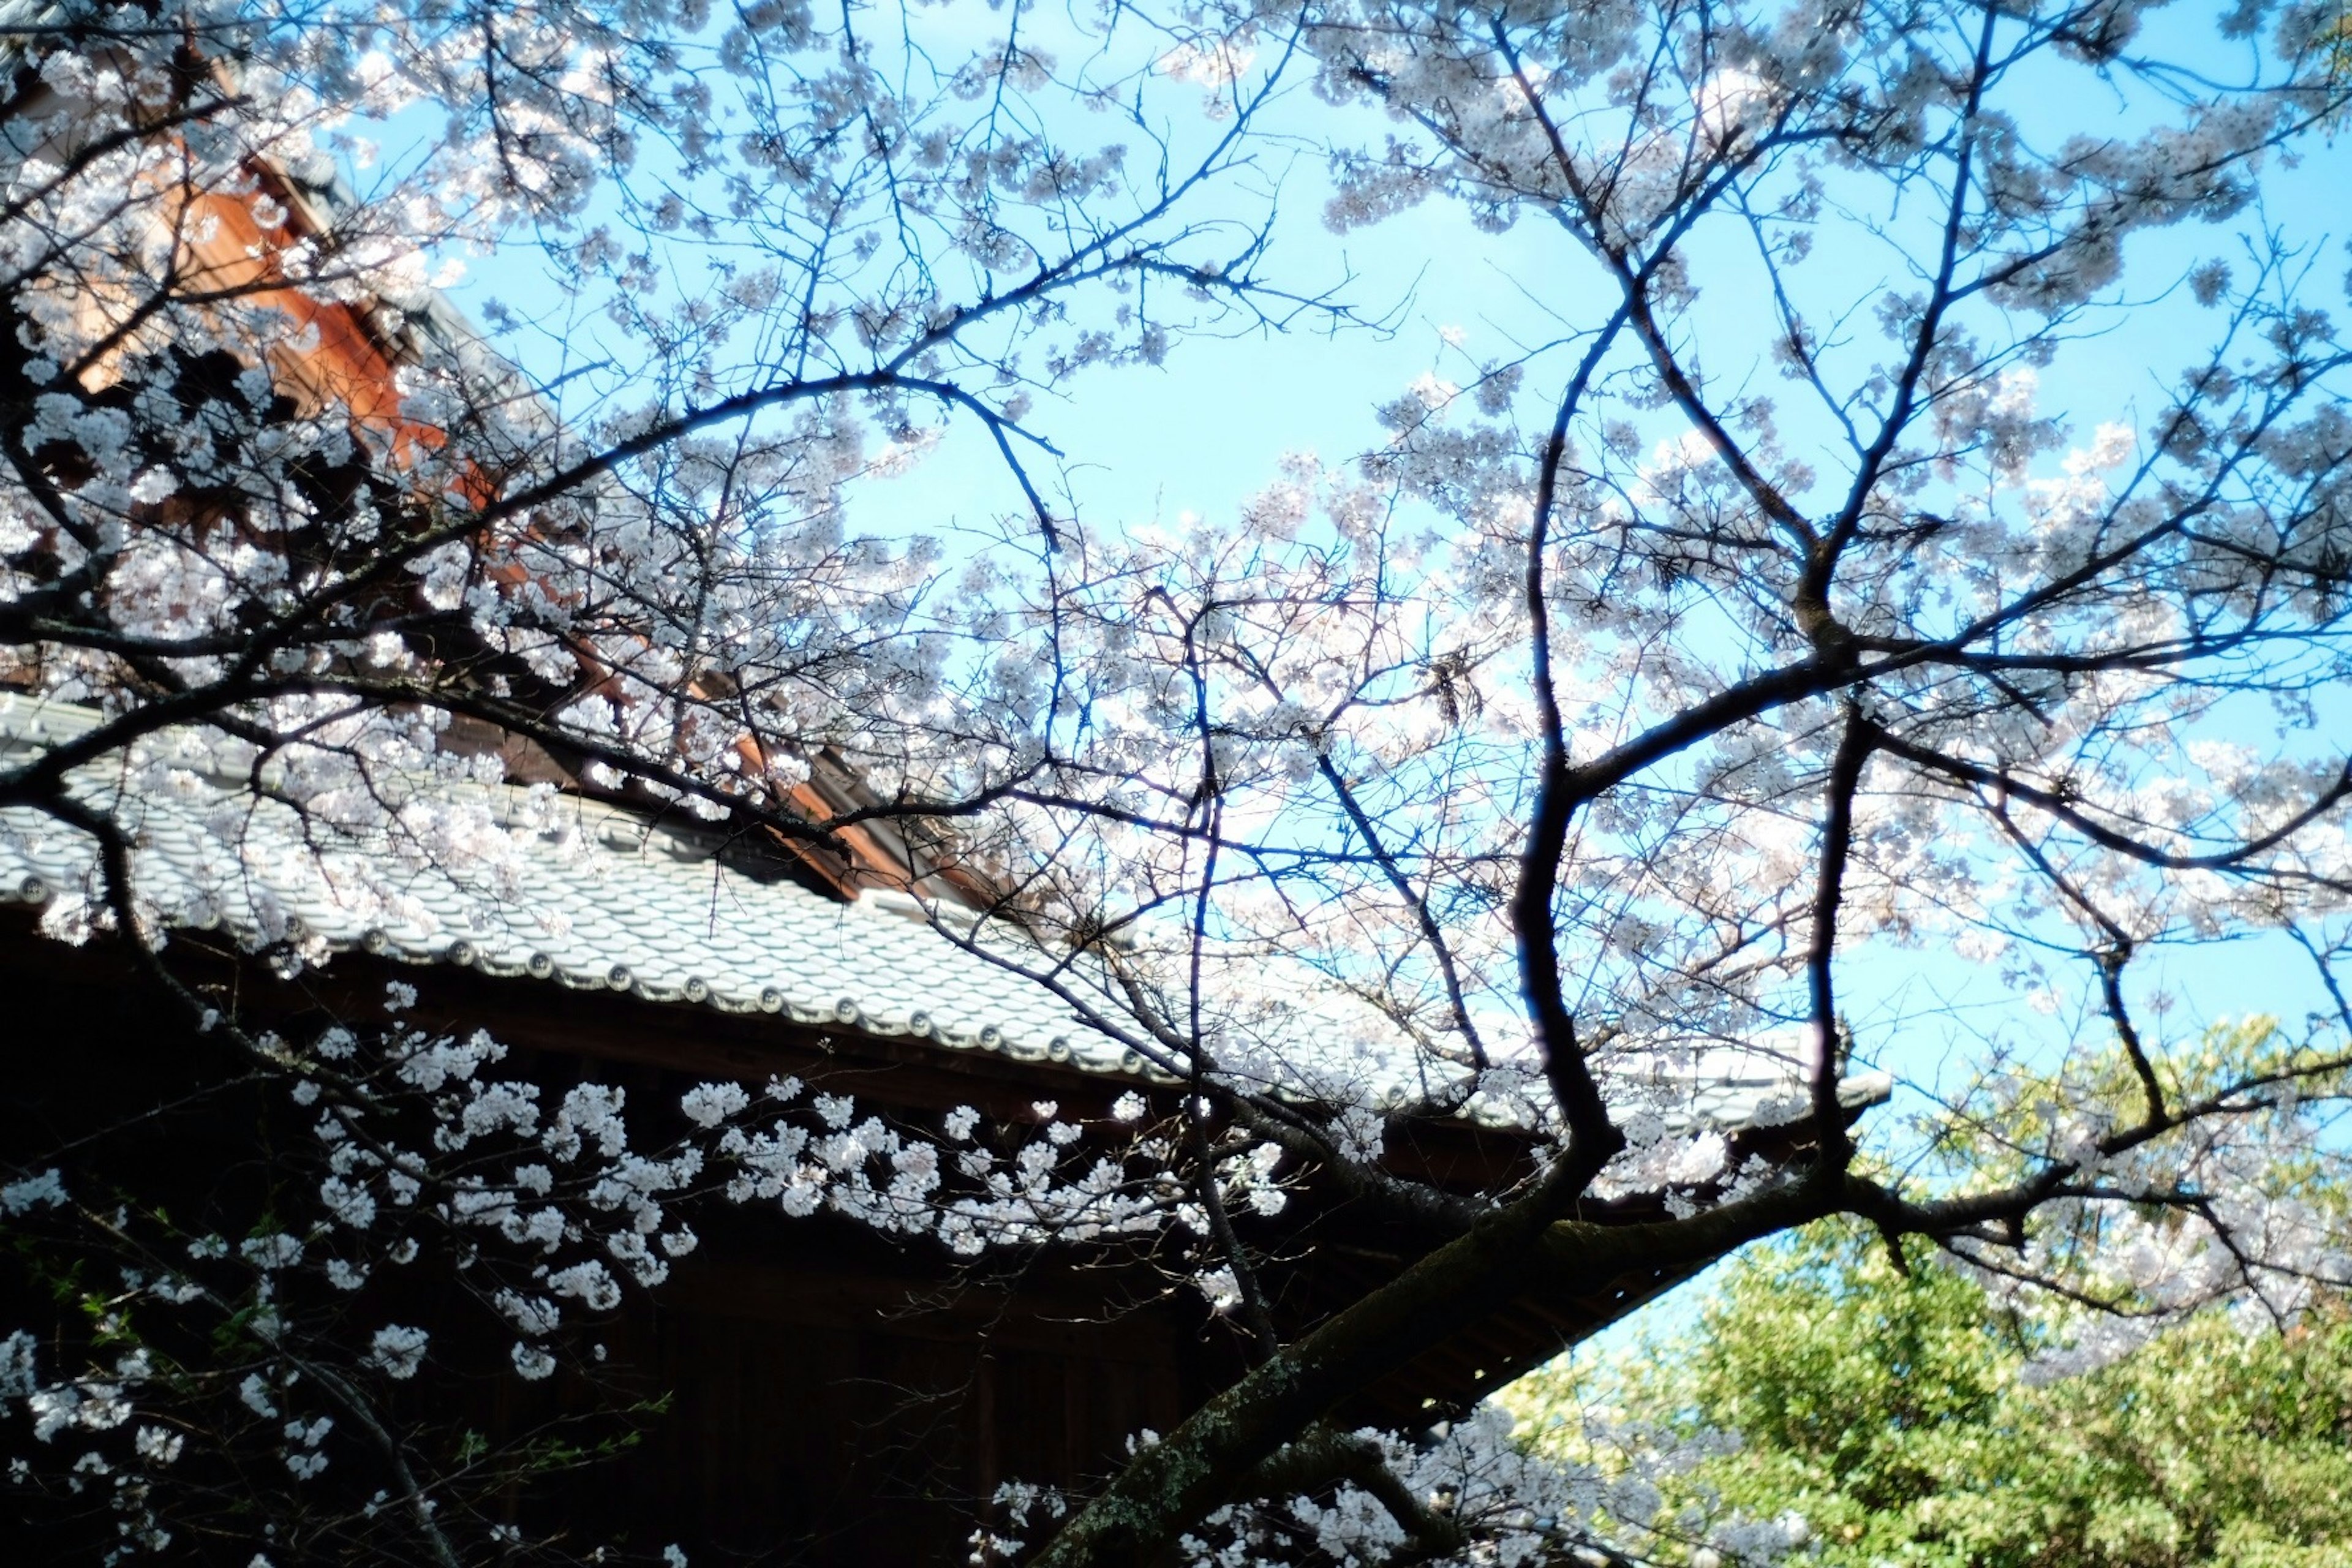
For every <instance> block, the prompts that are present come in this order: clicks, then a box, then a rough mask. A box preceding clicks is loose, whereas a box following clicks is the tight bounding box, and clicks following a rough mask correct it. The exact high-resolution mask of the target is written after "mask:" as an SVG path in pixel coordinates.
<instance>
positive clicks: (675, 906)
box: [0, 695, 1886, 1129]
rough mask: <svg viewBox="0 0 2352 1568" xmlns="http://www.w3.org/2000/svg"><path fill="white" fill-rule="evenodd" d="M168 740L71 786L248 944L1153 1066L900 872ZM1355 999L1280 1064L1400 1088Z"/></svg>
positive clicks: (1713, 1057)
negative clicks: (743, 857) (170, 752)
mask: <svg viewBox="0 0 2352 1568" xmlns="http://www.w3.org/2000/svg"><path fill="white" fill-rule="evenodd" d="M99 721H100V715H99V714H98V713H96V712H95V711H94V710H89V709H87V708H80V707H76V706H72V705H68V704H63V703H55V702H49V703H43V702H37V701H35V700H30V699H27V698H24V697H19V696H11V695H0V766H5V764H6V763H10V762H19V761H22V760H23V759H24V758H26V756H29V755H31V754H33V753H36V752H39V751H42V750H45V749H47V747H48V746H50V745H52V744H55V743H58V742H59V741H61V740H64V739H67V738H69V737H71V736H73V735H76V734H79V733H82V732H84V731H88V730H89V728H91V727H92V726H93V725H95V724H97V723H98V722H99ZM178 744H179V752H178V754H176V755H174V756H173V758H172V759H171V763H172V765H171V766H170V768H169V769H168V770H155V769H150V770H147V771H146V772H144V773H142V775H141V776H140V778H139V780H138V781H137V784H136V786H135V787H134V786H133V784H131V781H130V780H128V779H127V778H126V777H125V775H124V773H123V772H122V769H121V766H120V765H119V764H114V765H109V764H104V763H100V764H92V765H89V766H86V767H84V768H82V769H79V770H78V771H77V772H76V773H75V774H74V775H73V777H72V781H71V782H72V789H73V793H74V795H76V796H77V797H78V798H79V799H80V800H82V801H84V802H86V803H87V804H89V805H94V806H98V807H100V808H101V809H103V810H105V811H107V812H108V813H110V815H111V816H113V818H114V820H115V821H117V822H118V823H119V824H121V826H122V828H123V829H124V830H125V832H126V833H127V834H128V835H129V836H130V837H131V841H132V843H133V845H134V868H133V879H134V883H135V885H136V886H137V888H138V889H139V893H140V896H141V898H142V900H144V902H145V904H146V905H148V906H152V918H153V919H155V920H156V921H158V922H159V923H160V924H162V925H163V926H164V927H165V928H167V929H168V928H173V927H180V928H191V927H193V928H201V929H205V930H218V931H223V932H225V933H226V934H228V935H230V936H232V937H234V938H236V940H238V941H239V942H243V943H245V944H246V945H247V946H251V947H258V946H262V945H265V944H268V943H276V942H285V943H288V944H289V945H290V946H292V947H293V948H295V949H296V950H298V951H300V952H304V953H305V954H306V956H308V957H309V958H310V959H311V960H313V961H325V960H327V959H329V958H330V957H331V954H333V953H335V952H351V951H353V950H361V951H365V952H372V953H376V954H379V955H382V956H385V957H389V958H394V959H400V960H405V961H408V962H411V963H452V964H463V965H465V966H467V967H469V968H472V969H477V970H479V971H482V972H483V973H489V974H496V975H513V976H519V977H529V978H530V979H534V980H538V981H542V982H549V983H553V984H562V985H567V986H572V987H574V988H581V989H590V990H611V991H615V992H621V993H625V994H630V995H634V996H638V997H642V998H645V999H646V1000H648V1001H655V1002H683V1003H688V1004H693V1005H702V1006H709V1007H717V1008H720V1009H724V1010H727V1011H731V1012H741V1013H752V1012H758V1013H768V1014H773V1015H776V1016H780V1017H784V1018H790V1019H792V1020H793V1021H794V1022H797V1023H801V1024H805V1025H812V1026H821V1027H830V1028H842V1029H855V1030H858V1031H861V1032H863V1033H866V1034H868V1035H875V1036H883V1037H916V1038H921V1039H926V1040H929V1041H932V1042H934V1043H936V1044H938V1045H940V1046H941V1047H946V1048H950V1049H954V1050H967V1051H986V1052H992V1053H998V1054H1002V1055H1003V1056H1005V1057H1008V1058H1012V1059H1013V1060H1016V1061H1052V1062H1058V1063H1066V1064H1067V1065H1069V1066H1071V1067H1074V1068H1080V1069H1082V1070H1086V1071H1090V1072H1098V1073H1106V1074H1129V1075H1142V1076H1158V1073H1157V1069H1156V1068H1151V1067H1150V1066H1149V1065H1148V1064H1147V1063H1146V1062H1145V1061H1144V1060H1143V1058H1141V1057H1139V1055H1138V1054H1137V1053H1136V1052H1134V1051H1133V1050H1131V1049H1129V1047H1126V1046H1124V1045H1123V1044H1121V1043H1120V1042H1119V1041H1118V1040H1116V1039H1113V1038H1111V1037H1108V1036H1107V1035H1105V1034H1103V1033H1102V1032H1100V1031H1098V1030H1097V1029H1095V1028H1093V1027H1091V1026H1088V1025H1087V1024H1086V1023H1084V1022H1083V1021H1081V1019H1080V1017H1079V1016H1078V1015H1077V1013H1076V1010H1075V1009H1073V1008H1072V1007H1071V1006H1070V1005H1069V1004H1067V1003H1066V1002H1065V1001H1063V1000H1062V999H1061V998H1060V997H1058V996H1056V995H1055V994H1053V993H1052V992H1050V991H1048V990H1047V989H1046V988H1045V987H1044V986H1043V985H1040V984H1036V983H1035V982H1034V981H1032V980H1030V979H1028V978H1026V977H1025V976H1024V975H1021V974H1018V973H1013V972H1012V971H1011V970H1008V969H1006V968H1005V967H1003V965H1002V964H999V963H993V962H992V961H991V960H990V959H988V958H987V957H984V956H982V954H981V953H980V952H974V951H972V950H971V948H970V947H967V946H965V945H962V944H961V943H960V942H958V941H956V940H954V939H952V938H951V937H950V935H949V934H948V933H947V932H945V931H941V930H940V929H938V928H937V927H935V926H934V925H933V924H932V923H931V922H930V921H927V920H926V919H924V918H923V916H922V912H921V910H919V909H918V908H917V907H916V906H915V905H914V902H913V900H909V899H907V898H905V897H903V896H897V895H887V894H871V893H869V894H867V895H866V896H865V897H863V898H861V899H859V900H856V901H855V902H849V903H845V902H841V901H838V900H834V899H829V898H826V897H824V895H822V894H820V893H817V892H814V891H811V890H810V889H807V888H804V887H803V886H801V885H799V884H798V883H796V882H794V881H792V880H790V879H783V878H780V877H771V876H768V875H763V874H759V873H756V872H754V871H751V870H747V869H744V868H741V867H740V866H739V865H737V864H735V863H733V862H732V860H731V858H722V857H721V856H720V855H719V852H718V846H717V843H716V841H715V840H714V839H713V838H712V837H710V836H709V835H708V834H705V833H700V832H697V831H694V830H693V829H691V828H682V827H670V826H664V825H661V824H657V823H654V822H650V821H648V820H647V819H646V817H645V816H642V815H639V814H636V813H632V812H628V811H624V810H621V809H618V808H615V807H613V806H610V805H604V804H601V803H598V802H594V801H590V800H584V799H582V798H580V797H578V796H576V795H559V794H556V793H554V792H552V791H551V790H548V789H545V788H540V789H526V788H519V787H515V786H511V785H506V784H480V783H474V782H467V781H465V780H463V779H446V780H435V781H432V782H431V783H430V784H427V785H425V786H424V787H420V788H416V789H415V790H414V791H413V793H412V794H411V795H409V796H408V797H407V798H406V799H404V800H400V801H395V802H394V803H392V804H393V807H394V809H393V810H392V812H391V813H390V814H389V815H390V821H391V824H392V825H391V826H384V825H383V816H384V814H383V813H382V812H380V811H373V810H372V811H370V812H367V813H364V814H361V815H362V816H364V817H365V818H366V819H367V820H368V822H369V824H370V825H369V826H361V827H357V828H349V829H346V828H340V827H336V826H332V824H333V821H334V818H335V816H336V815H337V809H336V802H335V800H334V798H333V797H332V796H331V795H322V796H320V797H319V798H318V799H317V800H315V801H313V802H312V803H311V805H310V810H308V811H307V812H298V811H297V810H296V809H295V808H294V807H293V806H291V805H288V804H286V803H285V802H284V801H282V800H279V799H277V798H273V797H270V796H267V795H262V796H257V795H256V794H255V793H254V791H253V789H252V787H251V767H252V763H251V759H250V757H249V755H247V754H245V753H243V752H241V750H240V749H239V748H238V747H236V745H235V743H233V742H219V741H207V740H201V739H198V738H195V737H194V736H193V735H192V736H190V737H189V738H187V739H185V740H184V741H182V742H178ZM159 781H160V782H159ZM453 851H454V852H453ZM453 865H454V866H457V867H462V869H453V868H452V867H453ZM96 878H97V855H96V850H95V847H94V846H93V845H92V843H91V842H90V840H89V838H88V837H86V836H85V835H83V834H81V833H79V832H78V831H76V830H75V829H73V828H71V827H69V826H65V825H63V824H60V823H58V822H57V821H56V820H54V819H53V818H50V817H48V816H45V815H43V814H41V813H39V812H37V811H36V810H34V809H32V808H29V807H9V808H5V809H0V900H13V901H16V902H19V903H27V902H29V903H35V904H39V905H43V906H47V908H46V911H45V912H46V916H47V919H46V922H45V923H46V924H47V926H48V927H49V928H50V929H51V930H52V931H53V932H55V933H56V934H60V935H65V936H68V937H71V936H73V935H75V934H76V933H77V931H78V930H79V929H83V928H82V927H81V922H80V921H79V914H80V913H81V911H84V910H87V909H88V908H89V903H90V901H91V900H94V899H95V897H96V893H97V880H96ZM995 940H1013V938H1011V937H1010V936H1009V935H1008V936H1004V937H1000V938H998V939H995ZM1025 956H1028V957H1030V958H1031V959H1032V961H1033V962H1034V960H1035V959H1036V958H1040V957H1042V956H1043V954H1042V953H1035V952H1032V953H1030V954H1027V955H1025ZM1355 1011H1356V1010H1355V1009H1347V1008H1341V1009H1335V1010H1331V1011H1328V1012H1322V1013H1319V1014H1313V1015H1310V1014H1308V1013H1307V1012H1305V1011H1298V1012H1296V1013H1295V1015H1294V1016H1295V1018H1296V1020H1297V1034H1298V1036H1299V1038H1298V1039H1297V1050H1296V1055H1297V1058H1299V1059H1311V1058H1320V1059H1321V1060H1322V1061H1323V1062H1324V1063H1325V1067H1324V1068H1323V1070H1320V1071H1318V1072H1316V1073H1314V1074H1313V1075H1311V1079H1307V1078H1304V1077H1302V1078H1301V1079H1298V1080H1296V1081H1294V1082H1293V1083H1292V1084H1290V1085H1288V1086H1286V1087H1289V1088H1293V1089H1296V1088H1297V1087H1299V1083H1300V1082H1304V1081H1321V1082H1326V1083H1328V1082H1331V1081H1334V1080H1335V1079H1346V1080H1349V1081H1352V1082H1353V1084H1354V1085H1356V1086H1357V1088H1358V1089H1359V1091H1360V1092H1364V1093H1367V1094H1368V1095H1369V1096H1370V1098H1372V1099H1374V1100H1376V1101H1378V1102H1381V1103H1386V1104H1394V1103H1398V1102H1400V1101H1402V1100H1404V1099H1406V1098H1408V1096H1407V1094H1406V1086H1407V1085H1410V1084H1411V1083H1412V1082H1413V1081H1414V1079H1413V1078H1412V1074H1411V1072H1410V1067H1411V1064H1410V1063H1407V1062H1403V1061H1399V1060H1394V1059H1387V1060H1384V1059H1383V1057H1384V1055H1386V1053H1384V1052H1383V1050H1382V1048H1381V1045H1380V1043H1379V1042H1377V1041H1376V1040H1373V1039H1372V1038H1370V1033H1369V1032H1368V1031H1366V1030H1363V1029H1360V1028H1358V1027H1356V1026H1355V1025H1354V1022H1353V1021H1347V1022H1343V1020H1352V1015H1353V1013H1354V1012H1355ZM1106 1016H1109V1014H1108V1012H1106ZM1352 1037H1361V1038H1352ZM1391 1049H1392V1048H1391ZM1286 1054H1289V1053H1288V1052H1287V1051H1286V1049H1284V1048H1280V1047H1277V1048H1276V1049H1275V1050H1273V1051H1271V1052H1262V1053H1261V1056H1262V1057H1265V1058H1272V1059H1276V1060H1279V1059H1280V1058H1282V1057H1283V1056H1285V1055H1286ZM1332 1063H1344V1064H1345V1067H1344V1070H1335V1069H1334V1068H1333V1067H1332V1066H1331V1065H1330V1064H1332ZM1797 1071H1798V1069H1797V1067H1796V1065H1795V1064H1794V1063H1792V1062H1790V1061H1789V1060H1787V1059H1785V1058H1782V1057H1780V1056H1777V1055H1775V1054H1773V1053H1771V1052H1769V1051H1764V1050H1726V1049H1721V1048H1717V1049H1714V1050H1710V1051H1707V1052H1705V1053H1702V1054H1700V1055H1699V1056H1698V1057H1697V1058H1696V1060H1693V1061H1686V1062H1685V1064H1684V1065H1683V1066H1682V1067H1681V1068H1678V1069H1676V1070H1675V1072H1674V1074H1673V1078H1674V1079H1675V1089H1676V1090H1677V1091H1678V1092H1676V1093H1675V1095H1674V1096H1673V1099H1674V1100H1675V1107H1674V1109H1673V1110H1672V1111H1670V1112H1669V1116H1668V1120H1669V1121H1670V1123H1681V1124H1684V1125H1691V1124H1713V1125H1715V1126H1717V1127H1723V1128H1727V1129H1728V1128H1731V1127H1736V1126H1740V1125H1747V1124H1751V1123H1757V1122H1769V1121H1785V1120H1789V1119H1790V1117H1792V1116H1793V1115H1794V1114H1796V1113H1797V1111H1798V1110H1800V1109H1801V1098H1800V1097H1799V1096H1798V1095H1797V1094H1796V1093H1795V1092H1794V1091H1795V1089H1796V1086H1797V1083H1798V1081H1799V1080H1798V1078H1797ZM1625 1076H1626V1077H1627V1078H1631V1077H1632V1076H1633V1075H1632V1074H1627V1075H1625ZM1528 1087H1529V1088H1532V1087H1533V1086H1532V1085H1530V1086H1528ZM1885 1092H1886V1086H1885V1083H1884V1081H1883V1080H1880V1079H1876V1078H1875V1076H1874V1075H1873V1076H1871V1077H1865V1078H1863V1079H1852V1080H1849V1082H1848V1084H1847V1085H1846V1098H1847V1100H1848V1101H1849V1103H1853V1104H1863V1103H1868V1102H1870V1101H1873V1100H1878V1099H1882V1098H1884V1097H1885ZM1467 1110H1468V1113H1469V1114H1471V1115H1473V1116H1474V1117H1475V1118H1476V1119H1477V1120H1481V1121H1490V1122H1512V1121H1525V1120H1526V1119H1527V1117H1528V1110H1527V1109H1526V1107H1525V1104H1524V1102H1523V1101H1518V1102H1516V1103H1515V1102H1514V1100H1513V1099H1509V1098H1502V1097H1496V1096H1482V1097H1480V1098H1479V1099H1478V1100H1475V1101H1474V1102H1473V1103H1472V1105H1471V1106H1470V1107H1468V1108H1467Z"/></svg>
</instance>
